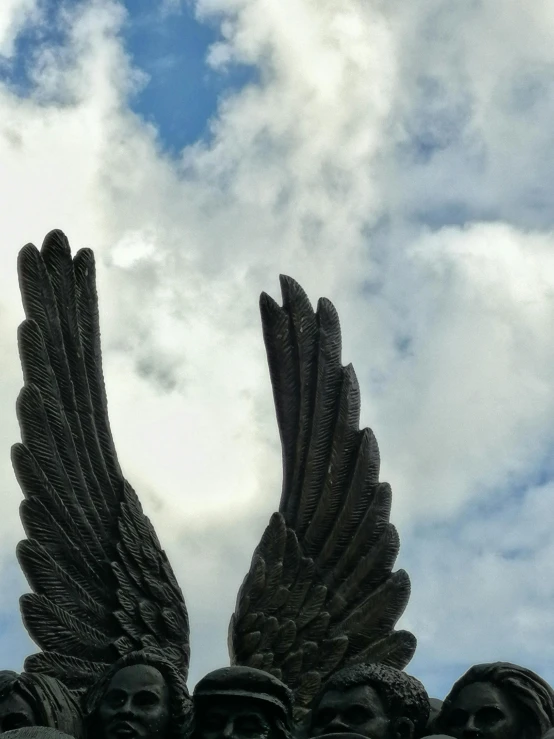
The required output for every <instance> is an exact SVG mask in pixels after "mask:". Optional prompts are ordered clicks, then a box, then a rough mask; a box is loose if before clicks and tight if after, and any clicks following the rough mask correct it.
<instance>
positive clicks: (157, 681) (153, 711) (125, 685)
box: [97, 665, 170, 739]
mask: <svg viewBox="0 0 554 739" xmlns="http://www.w3.org/2000/svg"><path fill="white" fill-rule="evenodd" d="M97 717H98V721H99V723H100V727H101V730H102V734H103V739H163V737H164V736H165V735H166V734H167V731H168V728H169V721H170V709H169V688H168V686H167V684H166V681H165V679H164V677H163V675H162V674H161V672H160V671H159V670H157V669H156V668H155V667H149V666H148V665H131V666H129V667H123V668H122V669H121V670H119V671H118V672H116V674H115V675H114V676H113V677H112V679H111V681H110V684H109V685H108V689H107V690H106V693H105V694H104V696H103V698H102V700H101V702H100V706H99V708H98V714H97Z"/></svg>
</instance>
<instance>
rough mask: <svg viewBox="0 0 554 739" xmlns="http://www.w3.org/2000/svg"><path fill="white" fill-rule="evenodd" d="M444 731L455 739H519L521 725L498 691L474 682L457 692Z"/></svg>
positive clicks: (509, 705)
mask: <svg viewBox="0 0 554 739" xmlns="http://www.w3.org/2000/svg"><path fill="white" fill-rule="evenodd" d="M443 729H444V732H445V733H446V734H449V735H450V736H453V737H455V738H456V739H519V737H520V734H521V731H522V729H523V722H522V716H521V714H520V712H519V711H518V709H517V707H516V706H514V705H513V704H512V703H510V701H509V700H508V698H507V696H506V695H505V694H504V692H503V691H502V690H501V689H500V688H497V687H495V686H494V685H492V684H491V683H480V682H477V683H472V684H471V685H466V687H465V688H462V690H460V692H459V693H458V695H457V696H456V698H455V700H454V703H453V704H452V707H451V708H450V710H449V712H448V714H447V716H446V721H445V725H444V727H443Z"/></svg>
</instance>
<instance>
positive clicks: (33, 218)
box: [0, 0, 554, 696]
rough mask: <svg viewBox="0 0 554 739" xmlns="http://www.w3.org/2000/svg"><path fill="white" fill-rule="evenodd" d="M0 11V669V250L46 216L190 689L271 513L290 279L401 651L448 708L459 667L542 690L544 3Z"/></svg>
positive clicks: (546, 266)
mask: <svg viewBox="0 0 554 739" xmlns="http://www.w3.org/2000/svg"><path fill="white" fill-rule="evenodd" d="M154 5H156V6H157V8H158V9H153V8H154ZM2 13H3V15H2ZM2 13H0V54H1V56H0V111H1V113H2V115H1V117H0V119H1V121H0V167H1V174H0V202H1V203H2V204H3V205H2V208H1V211H0V221H1V222H2V226H3V234H4V235H3V242H2V245H0V279H1V284H0V288H1V289H0V345H1V347H2V352H3V356H4V357H5V358H6V359H5V365H6V366H5V368H4V371H3V373H2V379H1V385H0V402H1V403H2V408H4V409H5V410H4V412H3V418H4V420H3V423H2V427H1V429H0V478H1V481H2V486H3V489H4V490H5V494H4V497H3V500H2V517H3V518H2V520H1V521H0V539H1V541H2V542H3V545H2V546H1V547H0V580H1V582H0V585H2V589H1V590H0V592H2V598H1V599H0V647H1V650H2V653H3V655H4V659H5V663H6V667H12V668H20V667H21V662H22V659H23V657H24V655H25V654H27V653H28V651H29V648H30V647H29V642H28V640H27V638H26V636H25V635H24V632H23V628H22V626H21V624H20V621H19V616H18V612H17V598H18V596H19V595H20V594H21V592H23V591H24V589H25V584H24V581H23V578H22V576H21V575H20V573H19V571H18V568H17V565H16V564H15V559H14V554H13V552H14V547H15V543H16V541H17V540H18V539H19V538H21V536H22V532H21V529H20V528H19V523H18V518H17V507H18V504H19V500H20V493H19V491H18V489H17V486H16V484H15V481H14V479H13V475H12V472H11V469H10V466H9V446H10V444H11V443H13V441H15V440H16V439H17V438H18V430H17V426H16V421H15V415H14V413H13V412H12V409H13V405H14V399H15V397H16V395H17V392H18V389H19V386H20V382H21V379H20V370H19V366H18V361H17V353H16V346H15V331H16V326H17V323H18V322H19V320H20V319H21V311H20V307H19V297H18V290H17V281H16V275H15V255H16V252H17V250H18V249H19V247H20V246H21V245H23V244H24V243H25V242H27V241H29V240H32V241H34V242H35V243H37V242H40V240H41V239H42V237H43V236H44V234H45V233H46V232H47V231H48V230H50V229H51V228H54V227H61V228H63V229H64V230H65V231H66V232H67V233H68V236H69V238H70V240H71V242H72V244H73V246H74V248H75V249H76V248H79V247H81V246H85V245H86V246H92V247H93V248H94V249H95V251H96V254H97V258H98V262H99V290H100V302H101V310H102V326H103V342H104V355H105V364H106V379H107V384H108V395H109V398H110V412H111V417H112V425H113V428H114V433H115V436H116V444H117V448H118V451H119V454H120V457H121V459H122V460H123V466H124V469H125V471H126V474H127V477H128V478H129V479H131V481H132V482H133V484H134V486H135V488H136V489H137V491H138V492H139V495H140V497H141V499H142V500H143V503H144V506H145V508H146V509H147V511H148V513H149V515H150V516H151V517H152V519H153V521H154V523H155V525H156V528H157V530H158V532H159V534H160V538H161V539H162V542H163V544H164V546H165V548H166V549H167V551H168V553H169V555H170V558H171V561H172V562H173V564H174V567H175V570H176V572H177V576H178V578H179V581H180V582H181V583H182V585H183V588H184V590H185V593H186V596H187V602H188V604H189V610H190V613H191V623H192V642H193V643H192V652H193V667H192V673H191V680H192V682H194V680H195V679H197V678H198V677H200V676H201V675H202V674H203V673H204V672H206V671H207V670H208V669H210V668H211V667H216V666H218V665H220V664H222V663H224V662H225V659H226V654H225V650H226V646H225V641H226V627H227V621H228V617H229V615H230V613H231V611H232V608H233V604H234V597H235V593H236V590H237V588H238V585H239V583H240V581H241V579H242V577H243V575H244V573H245V572H246V569H247V566H248V563H249V559H250V556H251V552H252V550H253V549H254V546H255V545H256V543H257V541H258V540H259V536H260V534H261V531H262V530H263V527H264V526H265V523H266V521H267V519H268V517H269V515H270V513H271V511H272V510H274V507H275V506H276V504H277V499H278V492H276V491H278V490H279V488H280V452H279V447H278V439H277V434H276V429H275V423H274V412H273V409H272V400H271V394H270V391H269V382H268V378H267V374H266V367H265V358H264V354H263V345H262V339H261V331H260V327H259V319H258V314H257V298H258V294H259V292H260V291H261V290H262V289H263V290H267V291H268V292H270V293H271V294H272V295H274V296H275V297H277V295H278V287H277V275H278V274H279V273H280V272H283V273H287V274H291V275H292V276H294V277H295V278H296V279H297V280H298V281H299V282H300V283H301V284H303V286H304V287H305V288H306V290H307V291H308V293H309V295H310V297H311V298H312V299H313V300H314V302H315V300H316V299H317V298H318V297H319V296H320V295H322V294H323V295H326V296H327V297H329V298H331V299H332V300H333V302H334V303H335V304H336V306H337V308H338V310H339V314H340V316H341V320H342V325H343V340H344V360H343V361H344V362H345V363H347V362H349V361H352V363H353V364H354V366H355V368H356V371H357V374H358V377H359V380H360V385H361V392H362V421H363V423H364V425H371V427H372V428H373V430H374V431H375V434H376V436H377V439H378V441H379V444H380V448H381V453H382V479H385V480H388V481H390V482H391V484H392V487H393V495H394V504H393V514H392V520H393V521H394V523H395V524H396V525H397V526H398V528H399V532H400V536H401V543H402V546H401V554H400V557H399V561H398V565H399V566H402V567H404V568H405V569H407V570H408V572H409V574H410V576H411V579H412V599H411V602H410V605H409V607H408V609H407V611H406V614H405V616H404V618H403V621H402V625H403V626H405V627H406V628H410V629H411V630H412V631H413V632H414V633H415V634H416V636H417V637H418V639H419V647H418V651H417V653H416V657H415V658H414V660H413V662H412V663H411V666H410V667H409V670H410V671H411V672H413V673H414V674H415V675H417V676H419V677H420V678H421V679H422V680H423V681H424V683H425V684H426V685H427V687H428V688H429V691H430V692H431V693H432V694H433V695H437V696H444V694H445V693H446V692H447V690H448V688H449V687H450V685H451V684H452V682H453V681H454V679H455V678H456V677H458V676H459V675H460V674H461V673H462V672H463V671H465V670H466V669H467V668H468V667H469V666H470V665H471V664H473V663H475V662H479V661H491V660H496V659H506V660H511V661H516V662H521V664H525V665H527V666H529V667H531V668H533V669H536V670H537V671H538V672H540V673H541V674H543V675H544V676H545V677H547V678H549V679H550V680H554V646H553V645H554V622H553V620H552V617H551V613H552V608H553V606H554V585H553V583H554V536H553V535H552V533H551V529H552V521H554V497H553V496H554V485H553V484H552V463H551V461H550V460H551V450H552V446H553V443H554V433H553V425H552V420H551V419H552V417H553V412H554V383H553V381H552V380H553V376H552V369H551V368H552V366H554V365H553V362H554V342H553V341H552V336H551V326H552V319H553V318H554V303H553V300H552V295H553V292H552V284H553V283H554V260H553V251H552V250H553V247H554V237H553V235H552V229H553V225H554V208H553V206H552V202H551V201H552V198H551V193H552V188H553V186H554V182H553V175H552V173H553V172H554V135H553V133H552V126H551V120H552V116H553V115H554V85H553V83H552V79H554V77H553V76H552V70H553V69H554V43H553V41H554V25H553V23H552V20H551V17H550V16H551V12H550V9H549V6H548V4H547V3H546V2H542V0H541V1H540V2H537V3H536V4H535V6H534V10H533V12H527V11H526V10H524V9H523V7H522V6H521V4H517V3H515V2H506V0H491V2H489V3H487V4H479V3H467V4H464V5H460V4H459V5H457V6H454V5H453V4H452V3H450V2H448V0H424V2H422V3H418V4H417V7H416V6H412V7H410V8H408V7H406V6H405V4H403V3H394V2H393V3H387V4H386V8H385V7H383V4H382V3H380V2H378V1H377V0H271V1H268V0H265V1H264V0H197V1H196V2H192V1H191V2H184V1H181V2H179V0H168V1H167V2H165V3H162V4H154V3H151V2H146V1H143V0H137V1H136V2H135V1H133V2H131V1H129V2H128V3H122V2H118V1H117V0H81V1H80V2H67V3H63V4H60V3H58V2H53V1H51V2H50V1H46V0H9V2H8V1H7V0H6V4H5V10H3V11H2ZM214 429H217V434H216V435H215V436H214ZM214 439H215V441H214ZM214 444H215V449H216V450H217V459H218V460H220V464H219V465H215V464H214V454H215V452H214ZM236 531H241V532H243V533H242V534H241V536H240V537H239V539H240V541H239V540H237V537H236V535H235V532H236ZM207 543H209V545H207ZM214 584H216V585H214Z"/></svg>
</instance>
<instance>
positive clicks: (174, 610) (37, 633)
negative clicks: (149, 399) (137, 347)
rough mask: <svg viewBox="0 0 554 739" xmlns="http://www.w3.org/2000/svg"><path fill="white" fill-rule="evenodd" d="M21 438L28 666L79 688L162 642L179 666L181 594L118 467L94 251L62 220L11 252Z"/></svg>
mask: <svg viewBox="0 0 554 739" xmlns="http://www.w3.org/2000/svg"><path fill="white" fill-rule="evenodd" d="M18 269H19V281H20V287H21V293H22V297H23V305H24V309H25V314H26V320H25V321H24V322H23V323H22V324H21V326H20V329H19V336H18V338H19V351H20V355H21V362H22V365H23V377H24V387H23V389H22V390H21V393H20V395H19V398H18V401H17V416H18V419H19V425H20V429H21V438H22V443H21V444H16V445H15V446H14V447H13V457H12V458H13V465H14V469H15V472H16V475H17V479H18V481H19V484H20V486H21V488H22V490H23V493H24V496H25V500H24V501H23V502H22V504H21V520H22V522H23V526H24V529H25V532H26V535H27V539H26V540H24V541H22V542H20V544H19V546H18V549H17V555H18V558H19V562H20V564H21V567H22V569H23V572H24V573H25V575H26V577H27V580H28V582H29V585H30V587H31V589H32V591H33V592H32V593H30V594H27V595H24V596H22V598H21V612H22V616H23V621H24V623H25V626H26V628H27V631H28V632H29V634H30V636H31V637H32V639H33V640H34V641H35V642H36V643H37V644H38V646H39V647H40V648H41V649H42V650H43V651H42V652H41V653H38V654H34V655H32V656H30V657H29V658H28V659H27V660H26V663H25V667H26V669H27V670H31V671H35V672H42V673H46V674H49V675H52V676H54V677H57V678H59V679H61V680H62V681H63V682H64V683H65V684H66V685H68V687H70V688H73V689H80V688H85V687H87V686H88V685H90V683H91V682H92V681H93V680H94V679H95V677H96V676H97V675H98V673H99V672H101V671H103V670H104V669H105V667H106V665H107V664H111V663H112V662H113V661H114V660H116V659H117V658H118V657H119V656H122V655H124V654H126V653H128V652H130V651H134V650H136V649H141V648H143V649H144V648H149V647H152V648H156V649H163V650H164V652H165V654H166V656H167V658H168V659H170V660H172V661H173V662H174V663H175V664H176V665H178V667H179V668H180V669H181V670H182V671H184V672H185V674H186V671H187V668H188V661H189V627H188V617H187V611H186V607H185V602H184V599H183V596H182V593H181V590H180V589H179V586H178V584H177V582H176V580H175V577H174V575H173V572H172V570H171V566H170V565H169V562H168V560H167V557H166V555H165V553H164V552H163V550H162V549H161V547H160V544H159V542H158V539H157V536H156V533H155V531H154V528H153V527H152V525H151V523H150V521H149V520H148V518H147V517H146V516H145V515H144V513H143V512H142V508H141V505H140V502H139V500H138V498H137V496H136V494H135V492H134V490H133V488H132V487H131V486H130V485H129V483H128V482H127V481H126V480H125V478H124V477H123V475H122V473H121V469H120V467H119V464H118V461H117V456H116V452H115V448H114V443H113V439H112V434H111V431H110V425H109V420H108V410H107V402H106V392H105V388H104V378H103V374H102V360H101V350H100V330H99V322H98V300H97V295H96V286H95V266H94V256H93V253H92V252H91V251H90V250H89V249H82V250H81V251H79V252H78V253H77V255H76V256H75V258H74V259H72V257H71V251H70V247H69V243H68V241H67V238H66V237H65V235H64V234H63V233H62V232H61V231H52V232H51V233H49V234H48V235H47V236H46V238H45V240H44V243H43V245H42V249H41V251H40V252H39V250H38V249H36V247H35V246H33V245H32V244H28V245H27V246H25V247H24V248H23V249H22V250H21V252H20V254H19V262H18Z"/></svg>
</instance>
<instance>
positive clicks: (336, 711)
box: [308, 664, 429, 739]
mask: <svg viewBox="0 0 554 739" xmlns="http://www.w3.org/2000/svg"><path fill="white" fill-rule="evenodd" d="M428 717H429V698H428V697H427V693H426V692H425V688H424V687H423V685H422V684H421V683H420V682H419V680H416V679H415V678H414V677H411V676H410V675H407V674H406V673H405V672H401V671H400V670H396V669H395V668H393V667H388V666H387V665H383V664H360V665H354V666H352V667H347V668H345V669H342V670H340V671H339V672H337V673H336V674H335V675H333V676H332V677H331V678H330V679H329V680H328V681H327V682H326V683H325V686H324V687H323V689H322V691H321V693H320V695H319V696H318V697H317V698H316V700H315V701H314V704H313V707H312V714H311V717H310V725H309V730H308V733H309V735H310V736H312V737H318V736H326V735H329V734H341V733H345V732H348V733H352V734H358V735H361V736H364V737H368V739H413V738H414V737H418V736H421V733H422V732H423V731H424V730H425V727H426V725H427V720H428Z"/></svg>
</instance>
